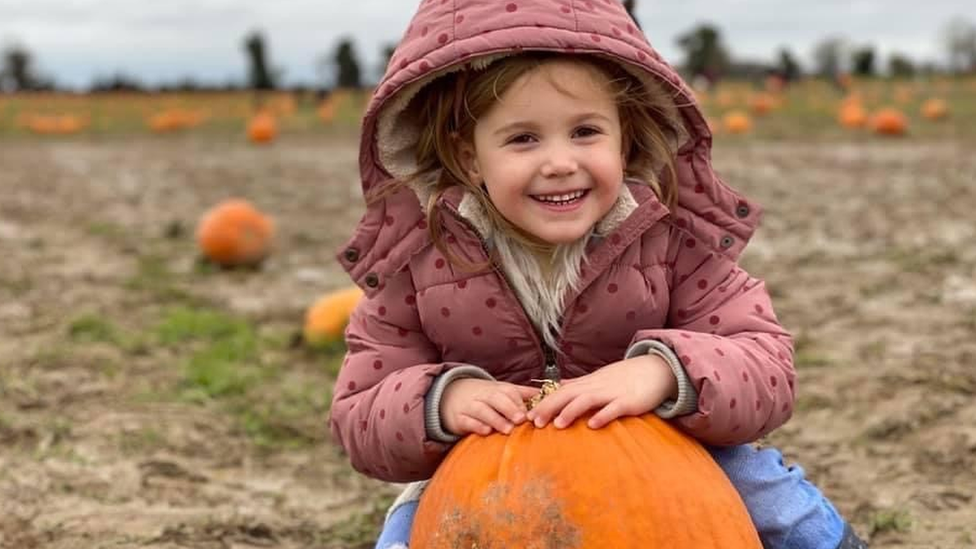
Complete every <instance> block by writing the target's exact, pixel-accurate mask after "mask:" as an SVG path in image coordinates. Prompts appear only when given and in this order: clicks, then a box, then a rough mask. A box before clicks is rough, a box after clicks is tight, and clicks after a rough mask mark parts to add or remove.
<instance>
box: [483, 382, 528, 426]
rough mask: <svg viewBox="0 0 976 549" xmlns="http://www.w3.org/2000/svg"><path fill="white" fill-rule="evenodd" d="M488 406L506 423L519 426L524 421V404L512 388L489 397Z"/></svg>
mask: <svg viewBox="0 0 976 549" xmlns="http://www.w3.org/2000/svg"><path fill="white" fill-rule="evenodd" d="M489 404H490V405H491V406H493V407H494V408H495V411H497V412H498V413H500V414H501V415H503V416H504V417H505V419H507V420H508V421H510V422H512V423H514V424H515V425H519V424H520V423H522V422H523V421H525V412H526V410H525V404H524V403H523V402H522V399H521V398H519V395H518V392H517V391H515V390H514V388H506V389H503V390H502V391H499V392H497V393H495V394H493V395H491V396H490V397H489Z"/></svg>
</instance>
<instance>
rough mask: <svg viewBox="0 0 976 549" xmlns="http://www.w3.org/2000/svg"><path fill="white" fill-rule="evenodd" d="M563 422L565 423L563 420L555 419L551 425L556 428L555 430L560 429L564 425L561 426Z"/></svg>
mask: <svg viewBox="0 0 976 549" xmlns="http://www.w3.org/2000/svg"><path fill="white" fill-rule="evenodd" d="M565 422H566V421H565V420H563V419H557V420H556V421H553V422H552V424H553V426H555V427H556V429H562V428H563V427H565V425H563V424H564V423H565Z"/></svg>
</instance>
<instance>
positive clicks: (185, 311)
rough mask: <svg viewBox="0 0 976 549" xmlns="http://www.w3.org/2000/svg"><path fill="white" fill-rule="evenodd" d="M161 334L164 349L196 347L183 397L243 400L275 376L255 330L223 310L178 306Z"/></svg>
mask: <svg viewBox="0 0 976 549" xmlns="http://www.w3.org/2000/svg"><path fill="white" fill-rule="evenodd" d="M155 333H156V336H157V338H158V340H159V342H160V343H161V344H163V345H170V346H173V345H177V346H178V345H184V344H189V345H191V347H190V348H191V349H192V352H191V355H190V357H189V358H188V359H187V360H186V362H185V363H184V366H183V376H184V378H183V388H184V389H185V392H184V395H183V396H184V397H186V398H188V399H189V400H194V401H199V400H202V399H211V398H220V397H226V396H232V395H243V394H246V393H247V392H248V390H249V389H250V388H251V387H252V386H253V385H254V384H256V383H258V382H260V381H262V380H264V379H266V378H267V377H268V376H269V375H271V372H268V371H265V369H264V368H262V366H261V364H260V360H259V356H258V337H257V333H256V330H255V329H254V327H253V326H252V325H251V324H250V323H248V322H247V321H245V320H243V319H240V318H236V317H234V316H231V315H228V314H226V313H223V312H221V311H216V310H210V309H201V308H190V307H182V306H181V307H175V308H173V309H171V310H170V311H169V312H168V313H167V314H166V316H165V317H164V318H163V320H162V321H161V322H160V323H159V324H158V325H157V326H156V329H155Z"/></svg>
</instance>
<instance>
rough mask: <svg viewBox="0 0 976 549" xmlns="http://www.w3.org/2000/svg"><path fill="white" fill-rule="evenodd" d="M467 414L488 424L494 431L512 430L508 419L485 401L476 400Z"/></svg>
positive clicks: (507, 432) (507, 431)
mask: <svg viewBox="0 0 976 549" xmlns="http://www.w3.org/2000/svg"><path fill="white" fill-rule="evenodd" d="M468 415H470V416H471V417H473V418H475V419H477V420H478V421H480V422H482V423H484V424H486V425H488V426H489V427H491V428H492V429H494V430H495V431H498V432H499V433H504V434H506V435H507V434H509V433H511V432H512V427H514V426H513V425H512V423H511V422H510V421H508V419H507V418H505V416H503V415H502V414H500V413H499V412H498V411H497V410H495V408H494V407H493V406H492V405H491V404H489V403H487V402H484V401H482V402H478V403H477V404H476V405H475V406H474V407H473V408H472V409H471V410H470V411H469V412H468Z"/></svg>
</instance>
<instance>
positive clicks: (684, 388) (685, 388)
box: [624, 339, 698, 419]
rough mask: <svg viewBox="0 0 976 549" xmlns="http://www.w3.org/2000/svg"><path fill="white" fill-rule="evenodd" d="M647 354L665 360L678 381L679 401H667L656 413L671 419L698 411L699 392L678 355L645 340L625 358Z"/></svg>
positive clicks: (636, 344)
mask: <svg viewBox="0 0 976 549" xmlns="http://www.w3.org/2000/svg"><path fill="white" fill-rule="evenodd" d="M647 354H655V355H657V356H659V357H661V358H663V359H664V361H665V362H667V363H668V366H670V367H671V372H673V373H674V377H675V379H676V380H677V381H678V399H677V400H670V399H669V400H665V401H664V402H663V403H661V405H660V406H658V407H657V408H656V409H655V410H654V413H655V414H657V415H658V416H660V417H662V418H664V419H670V418H673V417H678V416H683V415H687V414H691V413H694V412H695V411H697V410H698V391H696V390H695V386H694V385H693V384H692V383H691V378H689V377H688V373H687V372H685V369H684V367H683V366H682V365H681V361H680V360H678V355H676V354H674V351H673V350H671V347H668V346H667V345H665V344H664V343H661V342H660V341H657V340H654V339H645V340H643V341H638V342H637V343H634V344H633V345H631V346H630V348H629V349H627V354H626V355H624V358H634V357H635V356H641V355H647Z"/></svg>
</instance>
